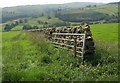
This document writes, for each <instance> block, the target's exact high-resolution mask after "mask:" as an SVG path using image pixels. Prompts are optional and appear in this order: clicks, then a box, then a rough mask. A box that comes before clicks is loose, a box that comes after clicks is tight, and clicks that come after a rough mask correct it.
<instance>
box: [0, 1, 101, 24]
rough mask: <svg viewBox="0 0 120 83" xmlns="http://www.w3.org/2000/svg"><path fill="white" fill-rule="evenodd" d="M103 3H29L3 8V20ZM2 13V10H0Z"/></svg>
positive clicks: (37, 15)
mask: <svg viewBox="0 0 120 83" xmlns="http://www.w3.org/2000/svg"><path fill="white" fill-rule="evenodd" d="M101 4H102V3H90V2H74V3H66V4H48V5H27V6H15V7H5V8H2V21H3V22H6V21H10V20H14V19H18V18H25V17H39V16H42V15H44V16H48V15H50V16H54V13H55V12H56V11H57V10H61V9H71V8H72V9H75V8H82V7H86V6H88V5H101ZM0 13H1V12H0Z"/></svg>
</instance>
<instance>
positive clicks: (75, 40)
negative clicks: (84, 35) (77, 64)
mask: <svg viewBox="0 0 120 83" xmlns="http://www.w3.org/2000/svg"><path fill="white" fill-rule="evenodd" d="M76 46H77V38H76V37H74V56H75V57H76Z"/></svg>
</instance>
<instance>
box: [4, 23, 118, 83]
mask: <svg viewBox="0 0 120 83" xmlns="http://www.w3.org/2000/svg"><path fill="white" fill-rule="evenodd" d="M117 28H118V27H117V24H99V25H91V31H92V33H93V37H94V40H95V48H96V49H95V55H94V58H93V59H92V60H86V63H85V65H81V63H80V62H81V61H80V59H78V58H75V57H74V56H73V55H72V54H71V52H69V51H67V50H63V49H57V48H54V46H53V44H51V42H50V41H47V40H46V39H45V38H44V36H43V35H42V34H40V33H37V32H36V33H32V32H25V31H21V32H20V31H11V32H3V33H2V40H3V43H2V53H3V56H2V57H3V72H2V75H3V81H5V80H14V81H23V80H24V81H28V80H29V81H34V80H36V81H39V80H41V81H43V80H53V81H68V80H72V81H78V80H79V81H117V80H118V64H117V63H118V51H117V50H118V47H117V46H118V44H117V43H118V40H117V37H118V36H117V35H118V32H117ZM113 48H114V49H113Z"/></svg>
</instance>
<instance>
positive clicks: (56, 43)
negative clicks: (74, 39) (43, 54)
mask: <svg viewBox="0 0 120 83" xmlns="http://www.w3.org/2000/svg"><path fill="white" fill-rule="evenodd" d="M53 43H54V44H57V45H61V46H62V45H63V46H66V47H71V48H73V47H74V45H67V44H63V43H57V42H53Z"/></svg>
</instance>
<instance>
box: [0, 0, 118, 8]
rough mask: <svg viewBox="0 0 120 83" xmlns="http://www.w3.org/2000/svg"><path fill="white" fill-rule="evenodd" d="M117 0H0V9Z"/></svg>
mask: <svg viewBox="0 0 120 83" xmlns="http://www.w3.org/2000/svg"><path fill="white" fill-rule="evenodd" d="M118 1H119V0H0V7H10V6H19V5H35V4H62V3H69V2H97V3H99V2H102V3H109V2H118Z"/></svg>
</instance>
